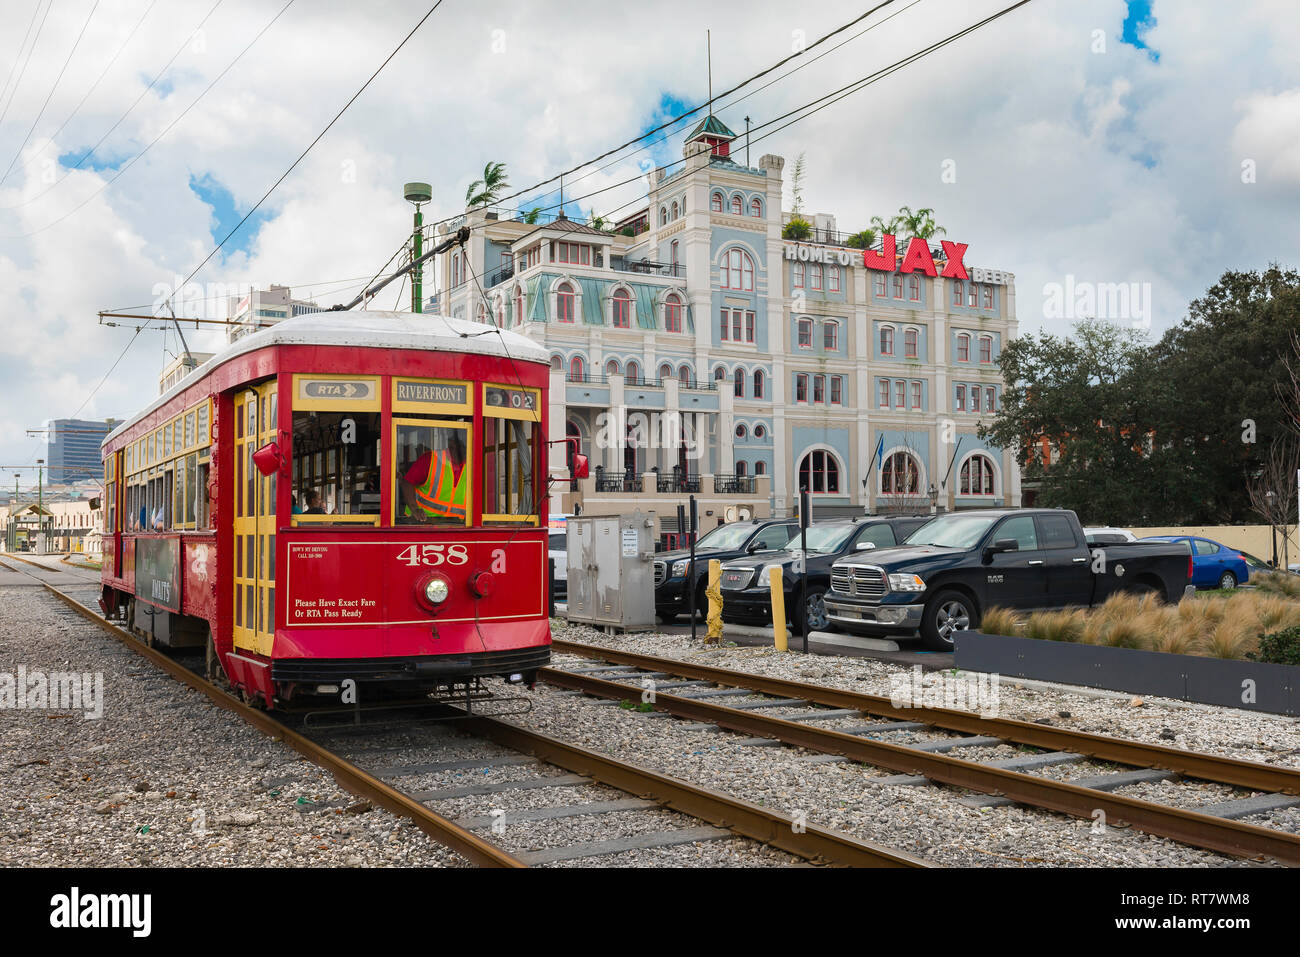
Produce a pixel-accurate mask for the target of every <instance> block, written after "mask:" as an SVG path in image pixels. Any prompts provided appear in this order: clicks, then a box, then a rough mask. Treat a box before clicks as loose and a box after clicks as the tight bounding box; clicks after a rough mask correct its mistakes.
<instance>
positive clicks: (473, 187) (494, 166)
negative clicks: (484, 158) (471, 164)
mask: <svg viewBox="0 0 1300 957" xmlns="http://www.w3.org/2000/svg"><path fill="white" fill-rule="evenodd" d="M509 187H510V181H509V180H508V179H506V164H505V163H488V164H487V165H486V166H484V167H483V178H482V179H476V180H474V182H472V183H470V184H469V188H468V189H466V190H465V205H466V206H469V207H474V206H491V205H492V204H493V203H495V202H496V201H497V198H498V197H499V196H500V195H501V193H502V192H503V191H504V190H506V189H508V188H509Z"/></svg>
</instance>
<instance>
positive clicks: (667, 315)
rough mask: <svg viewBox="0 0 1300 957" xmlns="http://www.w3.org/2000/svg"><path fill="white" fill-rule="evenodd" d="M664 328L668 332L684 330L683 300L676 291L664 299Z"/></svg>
mask: <svg viewBox="0 0 1300 957" xmlns="http://www.w3.org/2000/svg"><path fill="white" fill-rule="evenodd" d="M664 329H665V330H666V331H668V332H681V331H682V301H681V300H680V299H679V298H677V294H676V293H670V294H669V295H668V298H667V299H665V300H664Z"/></svg>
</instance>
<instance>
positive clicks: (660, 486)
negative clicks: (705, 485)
mask: <svg viewBox="0 0 1300 957" xmlns="http://www.w3.org/2000/svg"><path fill="white" fill-rule="evenodd" d="M655 491H657V492H680V493H682V494H683V495H698V494H699V493H700V476H699V475H698V474H688V473H684V472H669V473H668V474H666V475H665V474H661V475H660V476H659V478H658V479H657V481H656V482H655Z"/></svg>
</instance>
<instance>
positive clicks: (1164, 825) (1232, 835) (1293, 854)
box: [544, 668, 1300, 866]
mask: <svg viewBox="0 0 1300 957" xmlns="http://www.w3.org/2000/svg"><path fill="white" fill-rule="evenodd" d="M663 670H668V669H667V668H665V669H663ZM544 678H545V680H546V681H547V683H549V684H553V685H555V686H557V687H561V688H569V689H571V690H574V691H581V692H584V693H586V694H592V695H596V696H598V697H602V698H610V699H623V698H626V697H627V696H628V693H629V691H631V692H633V693H635V691H636V690H637V689H633V688H630V687H629V686H628V685H625V684H620V683H619V682H616V681H608V680H606V679H604V678H596V677H593V676H592V675H582V674H573V673H570V672H565V671H556V670H555V669H553V668H551V669H546V674H545V675H544ZM652 703H653V706H654V708H655V710H657V711H666V712H668V713H669V714H673V715H677V716H678V717H681V718H691V719H693V720H696V721H704V722H708V723H711V724H716V725H718V726H720V727H723V728H729V729H731V730H733V731H742V732H745V733H747V734H752V735H757V736H760V737H764V738H774V739H776V740H778V741H781V742H783V743H785V744H790V745H794V746H796V747H802V748H808V749H809V750H812V751H819V752H821V753H824V754H842V755H844V756H845V757H847V758H849V759H850V760H854V761H861V762H864V763H866V764H871V765H875V766H877V767H882V768H889V769H890V770H894V771H900V772H902V773H905V774H919V775H923V776H924V777H926V778H929V779H930V780H932V781H936V782H939V783H941V784H947V785H951V786H954V787H963V788H969V789H971V790H974V791H981V792H983V793H986V794H999V795H1004V796H1006V797H1008V798H1010V799H1011V800H1013V801H1017V802H1019V803H1022V804H1029V805H1033V806H1035V807H1039V808H1044V809H1047V810H1051V811H1060V812H1063V813H1065V814H1071V815H1073V816H1075V817H1080V818H1085V819H1091V818H1093V817H1094V816H1095V814H1096V812H1097V811H1098V810H1100V811H1102V812H1104V813H1105V815H1106V820H1107V821H1108V822H1109V823H1110V824H1112V825H1115V824H1117V823H1121V822H1126V823H1128V824H1130V825H1132V826H1133V827H1136V828H1137V829H1139V830H1142V831H1146V832H1147V833H1149V834H1154V835H1157V836H1159V837H1166V838H1170V839H1172V840H1175V841H1179V842H1180V843H1183V844H1188V845H1191V846H1193V847H1200V848H1205V849H1208V850H1212V851H1219V852H1221V853H1224V854H1231V855H1234V856H1237V857H1268V858H1274V859H1276V860H1278V861H1280V862H1282V863H1285V864H1289V865H1292V866H1294V865H1297V864H1300V834H1291V833H1288V832H1286V831H1278V830H1273V829H1269V828H1263V827H1257V826H1255V825H1253V824H1243V823H1241V822H1240V821H1231V820H1226V819H1224V818H1217V817H1212V816H1211V815H1208V814H1201V813H1199V812H1196V811H1190V810H1184V809H1182V808H1173V807H1167V806H1164V805H1160V804H1154V803H1152V802H1149V801H1142V800H1138V799H1136V798H1129V797H1121V796H1119V795H1115V794H1110V793H1107V792H1105V791H1098V790H1095V789H1092V788H1086V787H1080V786H1078V785H1074V784H1068V783H1066V782H1064V781H1057V780H1054V779H1052V778H1044V777H1037V776H1034V775H1029V774H1024V773H1021V772H1017V771H1008V770H1004V769H1002V768H995V767H990V766H989V765H985V764H979V763H977V762H974V761H966V760H963V759H961V758H954V757H950V756H948V755H944V754H936V753H932V752H926V751H919V750H917V749H915V748H909V747H906V746H904V745H899V744H890V743H888V742H885V741H878V740H874V739H871V738H864V737H859V736H857V735H852V734H846V733H844V732H842V731H833V730H830V729H827V728H818V727H813V726H810V725H808V724H802V723H800V722H796V721H787V720H785V719H783V718H777V717H771V716H766V715H758V714H755V713H754V712H753V711H749V710H741V709H738V708H728V707H726V706H725V705H719V704H712V703H710V702H707V701H703V700H699V699H694V698H682V697H678V696H675V695H670V694H664V693H662V692H661V693H656V695H655V697H654V701H653V702H652Z"/></svg>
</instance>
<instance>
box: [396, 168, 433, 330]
mask: <svg viewBox="0 0 1300 957" xmlns="http://www.w3.org/2000/svg"><path fill="white" fill-rule="evenodd" d="M402 197H403V198H404V199H405V200H406V201H407V202H408V203H411V204H412V205H414V206H415V225H414V228H413V229H412V232H411V240H412V246H411V261H412V262H419V261H420V257H421V256H423V255H424V213H422V212H421V211H420V207H421V206H423V205H424V204H425V203H427V202H429V200H431V199H433V188H432V187H431V186H430V185H429V184H428V183H407V184H406V185H405V186H404V187H403V188H402ZM423 311H424V267H423V266H416V267H415V269H413V270H412V271H411V312H423Z"/></svg>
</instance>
